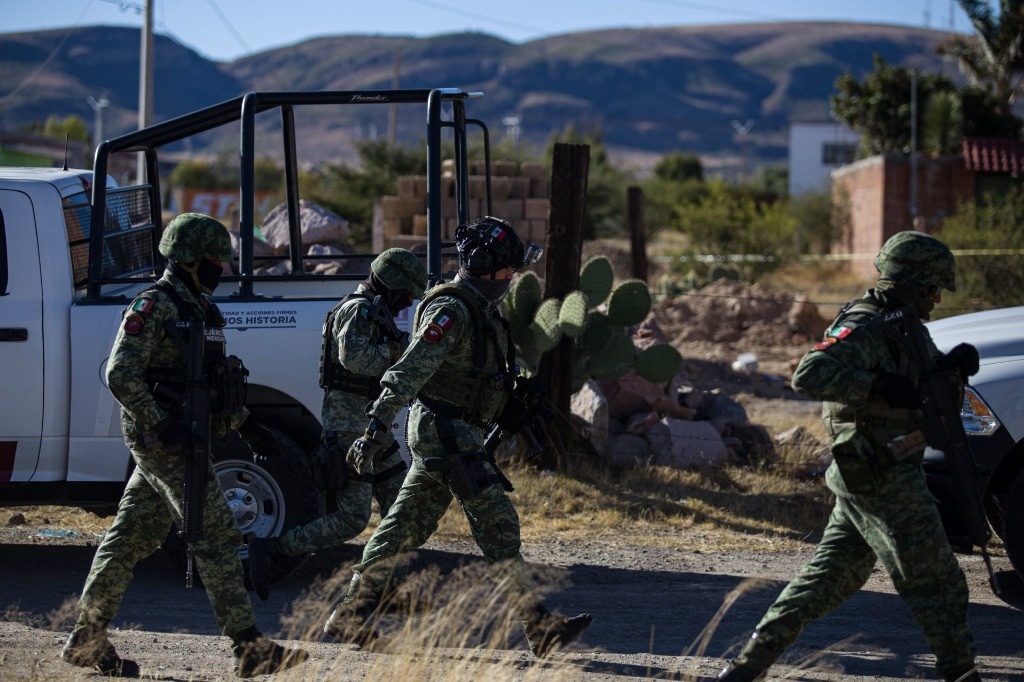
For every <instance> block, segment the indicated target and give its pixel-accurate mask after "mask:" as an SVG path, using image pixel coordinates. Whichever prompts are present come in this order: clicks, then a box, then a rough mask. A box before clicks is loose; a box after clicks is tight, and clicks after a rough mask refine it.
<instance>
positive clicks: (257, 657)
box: [231, 628, 309, 677]
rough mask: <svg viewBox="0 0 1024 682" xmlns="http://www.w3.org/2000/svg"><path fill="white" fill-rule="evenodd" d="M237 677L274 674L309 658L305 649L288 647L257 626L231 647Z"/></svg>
mask: <svg viewBox="0 0 1024 682" xmlns="http://www.w3.org/2000/svg"><path fill="white" fill-rule="evenodd" d="M231 651H232V653H234V655H235V661H236V667H235V676H236V677H256V676H257V675H272V674H273V673H279V672H281V671H282V670H287V669H288V668H292V667H294V666H297V665H299V664H300V663H302V662H304V661H305V660H306V659H307V658H309V654H308V653H306V651H305V650H303V649H288V648H287V647H283V646H281V645H280V644H278V643H277V642H273V641H271V640H269V639H267V637H266V636H264V635H263V634H262V633H261V632H260V631H259V630H257V629H256V628H250V629H249V630H247V631H246V632H244V633H243V634H242V635H241V636H240V637H239V638H238V639H237V640H236V641H235V644H234V646H232V647H231Z"/></svg>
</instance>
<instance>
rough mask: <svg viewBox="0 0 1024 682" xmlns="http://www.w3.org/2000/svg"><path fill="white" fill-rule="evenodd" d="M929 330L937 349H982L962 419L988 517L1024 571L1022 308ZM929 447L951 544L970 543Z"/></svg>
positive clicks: (952, 320) (932, 482)
mask: <svg viewBox="0 0 1024 682" xmlns="http://www.w3.org/2000/svg"><path fill="white" fill-rule="evenodd" d="M928 330H929V332H930V333H931V335H932V339H933V340H934V341H935V343H936V345H937V346H938V347H939V349H940V350H942V351H949V350H950V349H951V348H953V346H955V345H957V344H958V343H961V342H966V343H971V344H973V345H974V346H975V347H976V348H977V349H978V354H979V355H980V356H981V368H980V370H979V371H978V373H977V374H976V375H975V376H973V377H971V385H970V386H969V387H968V388H967V392H966V396H965V399H964V404H963V409H962V412H961V420H962V421H963V424H964V428H965V430H966V432H967V436H968V439H967V440H968V442H969V443H970V446H971V453H972V454H973V456H974V460H975V463H976V464H977V468H978V470H979V473H980V474H981V478H982V481H983V483H984V501H985V511H986V513H987V515H988V520H989V523H990V525H991V526H992V528H993V530H994V531H995V532H996V533H997V534H998V535H999V537H1000V538H1002V540H1003V543H1004V545H1005V547H1006V554H1007V556H1008V557H1009V559H1010V562H1011V563H1012V564H1013V567H1014V569H1016V571H1017V573H1019V574H1021V575H1022V576H1024V307H1017V308H1002V309H998V310H986V311H982V312H977V313H968V314H966V315H957V316H955V317H949V318H946V319H942V320H936V321H935V322H931V323H929V324H928ZM927 452H928V454H927V455H926V458H925V462H924V468H925V473H926V475H927V478H928V486H929V488H930V489H931V491H932V493H933V494H935V496H936V497H937V498H938V499H939V511H940V512H941V513H942V520H943V525H944V526H945V528H946V534H947V535H948V536H949V538H950V542H951V543H952V544H953V546H954V547H958V548H964V549H968V548H969V547H970V541H969V540H966V537H967V531H966V527H965V524H964V522H963V520H962V518H961V515H960V512H959V510H958V508H957V505H956V501H955V500H956V498H955V493H954V488H953V482H952V480H951V478H950V475H949V469H948V467H947V466H946V463H945V461H944V457H943V456H942V453H940V452H937V451H933V450H928V451H927Z"/></svg>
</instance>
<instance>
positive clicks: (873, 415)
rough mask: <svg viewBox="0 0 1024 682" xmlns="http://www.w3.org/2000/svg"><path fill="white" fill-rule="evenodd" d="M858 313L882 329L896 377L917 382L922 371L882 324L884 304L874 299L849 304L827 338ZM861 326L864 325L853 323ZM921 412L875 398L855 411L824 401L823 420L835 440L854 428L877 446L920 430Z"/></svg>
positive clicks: (841, 312)
mask: <svg viewBox="0 0 1024 682" xmlns="http://www.w3.org/2000/svg"><path fill="white" fill-rule="evenodd" d="M856 313H867V314H869V315H871V316H872V318H877V320H875V319H873V320H872V321H871V322H868V323H867V324H874V323H876V322H877V324H880V325H882V327H883V328H884V329H885V333H886V336H887V338H888V339H889V341H888V343H889V351H890V354H891V355H892V357H893V358H894V359H895V360H896V363H897V369H896V373H897V374H900V375H903V376H907V377H910V378H911V379H916V378H917V375H918V373H919V372H920V368H918V367H916V366H915V365H913V364H912V363H911V362H910V357H909V355H908V354H907V353H906V352H905V351H904V349H903V347H902V343H901V342H900V341H899V339H898V337H896V335H895V332H892V333H890V329H889V327H888V325H886V324H885V323H884V322H882V320H881V319H880V318H881V315H882V313H883V307H882V305H881V303H880V302H879V301H878V300H877V299H875V298H872V297H867V298H861V299H857V300H855V301H850V302H849V303H847V304H846V305H845V306H843V307H842V309H841V310H840V311H839V313H838V314H837V315H836V319H835V320H834V321H833V322H832V324H831V325H829V328H828V329H827V330H826V332H825V334H826V336H827V335H828V334H829V333H830V332H831V331H832V330H833V329H835V328H836V327H837V326H839V325H840V324H842V322H843V321H844V320H846V318H848V317H849V316H851V315H853V314H856ZM852 324H853V325H862V324H864V323H857V322H854V323H852ZM921 416H922V415H921V412H920V410H910V409H906V408H899V407H889V404H888V403H887V402H886V401H885V400H884V399H882V398H880V397H872V398H870V399H869V400H868V401H867V403H865V405H864V406H863V407H857V408H855V407H853V406H851V405H849V404H847V403H840V402H832V401H828V400H826V401H824V402H822V419H823V421H824V422H825V427H826V429H827V430H828V431H829V432H830V435H831V436H832V437H833V438H834V437H835V436H837V435H838V434H839V433H842V432H844V431H848V430H850V429H851V428H858V427H860V428H858V430H860V431H862V432H870V433H871V434H872V435H873V437H874V438H875V439H877V441H878V442H888V441H889V440H890V439H892V438H895V437H897V436H899V435H902V434H905V433H908V432H909V431H912V430H914V429H916V428H917V426H918V424H919V422H920V419H921Z"/></svg>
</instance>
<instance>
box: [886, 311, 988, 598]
mask: <svg viewBox="0 0 1024 682" xmlns="http://www.w3.org/2000/svg"><path fill="white" fill-rule="evenodd" d="M884 320H885V321H886V322H887V323H889V325H890V327H891V328H892V329H893V330H895V332H896V334H897V335H898V336H899V337H900V340H901V341H902V342H903V345H904V346H905V348H906V349H907V350H908V351H909V352H910V354H911V356H912V357H913V359H914V360H915V362H916V364H917V366H918V367H920V368H921V375H920V376H919V377H918V383H917V387H918V392H919V393H920V395H921V404H922V409H923V410H924V421H923V422H922V424H921V430H922V431H923V433H924V438H925V441H926V442H927V443H928V445H930V446H931V447H933V448H935V449H936V450H941V451H942V452H943V454H945V458H946V464H947V465H948V466H949V471H950V473H951V474H952V476H953V483H954V486H955V488H956V499H957V505H958V506H959V507H960V513H961V514H962V515H963V518H964V521H965V523H966V524H967V532H968V534H969V537H970V540H971V543H972V544H973V545H977V546H978V548H979V549H981V557H982V559H983V560H984V561H985V566H986V567H987V568H988V575H989V583H990V584H991V586H992V591H993V592H995V593H996V594H999V587H998V585H997V584H996V579H995V574H994V573H993V572H992V561H991V559H990V558H989V555H988V547H987V546H988V541H989V540H991V539H992V531H991V530H990V529H989V524H988V519H987V517H986V515H985V507H984V502H983V500H982V481H981V478H980V476H979V472H978V466H977V463H976V462H975V461H974V456H973V455H972V454H971V446H970V444H969V443H968V442H967V434H966V433H965V432H964V425H963V422H962V421H960V407H961V406H960V403H959V402H957V397H958V396H959V393H960V386H959V383H958V382H957V380H956V379H955V378H954V377H955V375H954V373H953V371H952V370H947V369H942V368H941V367H939V366H938V365H937V364H936V363H935V359H934V358H933V357H932V355H931V353H930V352H929V344H928V342H927V336H926V331H925V328H924V324H923V323H922V322H921V320H920V318H919V317H918V315H917V311H916V310H915V308H914V306H907V307H906V308H901V309H900V310H896V311H894V312H890V313H886V314H885V316H884Z"/></svg>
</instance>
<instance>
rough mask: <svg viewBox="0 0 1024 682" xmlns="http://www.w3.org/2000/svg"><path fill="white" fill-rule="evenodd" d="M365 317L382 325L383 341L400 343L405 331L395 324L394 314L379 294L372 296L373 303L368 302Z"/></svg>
mask: <svg viewBox="0 0 1024 682" xmlns="http://www.w3.org/2000/svg"><path fill="white" fill-rule="evenodd" d="M366 317H367V319H369V320H372V321H373V322H376V323H377V324H379V325H381V326H382V327H384V331H385V332H387V333H386V334H385V341H390V342H395V343H400V342H401V341H402V340H403V339H404V338H405V337H406V336H407V334H406V332H403V331H402V330H400V329H399V328H398V325H397V324H395V316H394V315H393V314H392V313H391V310H390V309H389V308H388V305H387V303H385V302H384V299H382V298H381V296H380V294H377V295H376V296H374V298H373V303H371V304H370V308H369V310H367V311H366Z"/></svg>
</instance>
